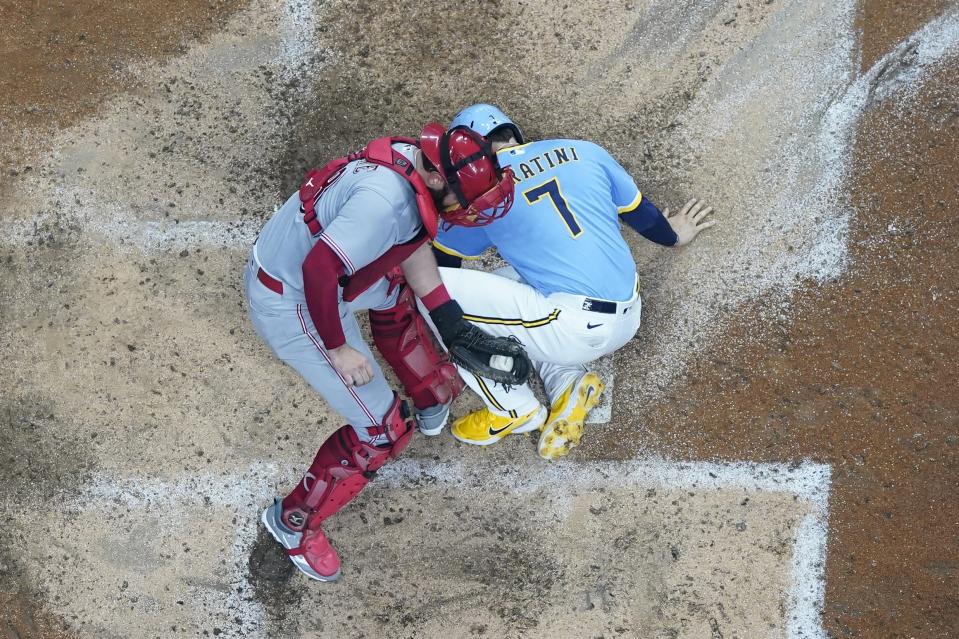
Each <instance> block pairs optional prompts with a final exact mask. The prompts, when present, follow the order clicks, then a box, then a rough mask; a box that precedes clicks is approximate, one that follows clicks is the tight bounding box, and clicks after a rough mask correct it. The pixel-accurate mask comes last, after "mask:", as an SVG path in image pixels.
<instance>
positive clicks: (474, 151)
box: [420, 122, 514, 226]
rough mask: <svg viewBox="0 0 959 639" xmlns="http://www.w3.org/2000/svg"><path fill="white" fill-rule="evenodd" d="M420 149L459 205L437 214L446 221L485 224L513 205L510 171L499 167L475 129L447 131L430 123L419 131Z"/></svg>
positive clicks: (511, 173)
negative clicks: (437, 171) (444, 181)
mask: <svg viewBox="0 0 959 639" xmlns="http://www.w3.org/2000/svg"><path fill="white" fill-rule="evenodd" d="M420 149H421V150H422V151H423V154H424V155H425V156H426V158H427V159H428V160H429V161H430V162H431V163H432V164H433V166H435V167H436V168H437V169H438V170H439V172H440V174H441V175H442V176H443V179H444V180H446V184H447V185H448V186H449V189H450V191H451V192H452V193H453V195H454V196H456V202H457V204H458V205H459V207H458V208H453V210H447V211H444V212H443V213H442V214H441V215H442V217H443V220H444V221H446V222H447V223H449V224H455V225H458V226H486V225H487V224H490V223H491V222H493V220H496V219H499V218H501V217H503V216H504V215H506V213H507V212H508V211H509V209H510V207H511V206H513V186H514V184H513V170H512V169H510V168H509V167H507V168H505V169H503V168H501V167H500V165H499V162H498V161H497V159H496V154H495V153H494V152H493V148H492V147H491V146H490V143H489V141H488V140H487V139H486V138H484V137H483V136H481V135H479V134H478V133H476V132H475V131H472V130H470V129H469V128H467V127H454V128H452V129H450V130H449V131H447V130H446V129H444V128H443V125H441V124H436V123H435V122H433V123H430V124H427V125H426V126H425V127H423V131H422V132H421V133H420Z"/></svg>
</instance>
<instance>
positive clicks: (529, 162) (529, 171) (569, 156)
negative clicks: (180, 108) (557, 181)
mask: <svg viewBox="0 0 959 639" xmlns="http://www.w3.org/2000/svg"><path fill="white" fill-rule="evenodd" d="M525 146H526V145H523V146H519V147H516V148H514V149H510V150H508V151H507V152H506V153H505V155H514V156H519V155H522V154H523V148H524V147H525ZM578 161H579V154H578V153H576V147H575V146H558V147H555V148H552V149H550V150H548V151H543V152H542V153H540V154H539V155H536V156H534V157H531V158H529V159H526V160H524V161H522V162H520V163H519V164H517V165H515V168H518V169H519V172H518V173H517V175H516V178H515V181H516V183H517V184H519V183H520V182H522V181H523V180H525V179H527V178H531V177H535V176H537V175H539V174H540V173H542V172H544V171H546V170H548V169H555V168H556V167H557V166H560V165H561V164H566V163H567V162H578Z"/></svg>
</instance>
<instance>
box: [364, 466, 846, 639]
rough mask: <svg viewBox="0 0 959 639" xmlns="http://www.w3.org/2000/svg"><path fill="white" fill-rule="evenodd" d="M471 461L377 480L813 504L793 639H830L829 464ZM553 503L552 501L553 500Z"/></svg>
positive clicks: (799, 571)
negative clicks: (533, 465)
mask: <svg viewBox="0 0 959 639" xmlns="http://www.w3.org/2000/svg"><path fill="white" fill-rule="evenodd" d="M480 466H482V464H479V465H478V464H476V463H475V461H474V460H471V461H470V462H469V463H468V465H467V464H465V463H463V462H446V463H441V464H432V463H431V464H429V465H424V464H423V463H422V462H420V461H419V460H415V459H400V460H397V461H396V462H393V463H392V464H390V465H388V466H386V467H384V468H383V469H382V470H381V471H380V474H379V476H378V481H382V482H383V483H385V484H388V485H391V486H396V487H400V486H404V485H408V484H410V483H414V482H415V483H420V482H422V481H423V479H424V478H426V479H427V480H433V481H435V482H436V483H437V484H441V485H450V484H452V485H456V486H463V487H464V488H469V487H471V486H476V487H480V486H485V487H486V488H488V487H489V485H490V484H491V483H493V484H495V485H497V486H498V487H500V488H501V489H502V490H503V491H504V492H509V491H512V492H515V493H529V492H535V491H539V490H546V491H549V490H555V487H556V486H570V487H576V488H587V489H588V488H600V487H604V486H613V485H616V486H624V485H626V486H637V487H640V486H641V487H643V488H654V487H660V488H663V489H670V488H671V489H698V490H707V489H712V490H720V489H730V488H733V489H737V488H738V489H741V490H743V491H745V492H747V493H770V492H771V493H785V494H790V495H793V496H795V497H796V498H798V499H802V500H803V501H805V502H806V503H808V504H809V507H810V508H809V512H808V513H807V514H806V516H805V517H803V518H802V520H801V521H800V523H799V525H798V526H797V529H796V536H795V541H794V544H793V555H792V558H791V562H790V563H791V568H792V574H791V575H790V580H789V582H788V583H789V588H788V590H787V593H786V619H785V621H786V636H787V637H788V639H826V636H827V635H826V632H825V629H824V627H823V625H822V615H823V609H824V606H825V597H826V544H827V539H828V533H829V493H830V489H831V485H832V467H831V466H830V465H828V464H820V463H816V462H812V461H803V462H799V463H755V462H705V461H703V462H686V461H677V460H672V459H668V458H649V459H643V460H634V461H627V462H587V463H576V462H572V461H569V460H564V461H561V462H558V463H552V464H549V465H546V466H543V467H541V468H537V469H536V471H535V472H532V471H530V469H529V468H527V467H517V466H509V465H504V464H496V465H495V472H492V470H493V469H489V471H488V472H484V469H483V468H481V467H480ZM554 504H555V502H554Z"/></svg>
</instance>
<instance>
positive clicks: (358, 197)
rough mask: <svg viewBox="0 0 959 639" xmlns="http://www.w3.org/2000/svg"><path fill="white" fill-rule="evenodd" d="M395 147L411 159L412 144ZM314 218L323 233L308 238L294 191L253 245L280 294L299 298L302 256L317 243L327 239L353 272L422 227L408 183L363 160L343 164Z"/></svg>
mask: <svg viewBox="0 0 959 639" xmlns="http://www.w3.org/2000/svg"><path fill="white" fill-rule="evenodd" d="M393 148H394V149H396V150H397V151H399V152H400V153H402V154H403V155H404V156H405V157H406V158H407V159H409V160H410V161H412V160H413V154H414V152H415V150H416V149H415V147H413V146H412V145H409V144H394V145H393ZM316 217H317V220H318V221H319V223H320V226H321V227H322V228H323V232H322V233H320V235H319V236H317V237H312V236H311V235H310V231H309V229H308V228H307V226H306V224H305V223H304V222H303V214H302V213H300V198H299V194H298V193H294V194H293V195H292V197H290V199H289V200H287V201H286V203H285V204H284V205H283V206H282V207H281V208H280V210H278V211H277V212H276V213H275V214H274V215H273V217H272V218H271V219H270V221H269V222H267V223H266V226H264V227H263V230H262V231H261V232H260V236H259V238H258V239H257V241H256V246H255V247H254V248H253V251H254V255H255V257H256V260H257V262H258V263H259V266H260V267H261V268H262V269H263V270H264V271H266V272H267V273H268V274H269V275H271V276H272V277H274V278H276V279H278V280H280V281H282V282H283V292H284V295H288V294H293V295H298V296H300V297H302V296H303V270H302V267H303V260H304V259H306V256H307V254H308V253H309V252H310V250H311V249H312V248H313V246H314V245H315V244H316V243H317V242H319V241H322V242H325V243H326V244H327V246H329V247H330V249H332V250H333V252H334V253H335V254H336V256H337V257H339V258H340V261H341V262H343V265H344V267H345V268H346V272H347V274H350V275H352V274H353V273H354V272H356V271H357V270H358V269H360V268H362V267H364V266H366V265H367V264H369V263H370V262H372V261H373V260H375V259H376V258H378V257H379V256H381V255H383V254H384V253H385V252H386V251H387V250H389V249H390V247H392V246H394V245H396V244H401V243H403V242H406V241H409V240H411V239H413V236H415V235H416V233H417V232H419V230H420V227H421V226H422V222H421V221H420V214H419V211H418V210H417V207H416V194H415V193H414V191H413V188H412V186H410V184H409V182H407V181H406V180H404V179H403V178H402V177H400V176H399V175H397V174H396V173H395V172H394V171H391V170H390V169H388V168H387V167H384V166H379V165H376V164H372V163H370V162H366V161H365V160H357V161H355V162H350V163H349V164H347V165H346V168H345V170H344V171H343V174H342V175H341V176H340V177H339V178H338V179H337V180H336V181H335V182H334V183H333V184H331V185H330V186H329V187H328V188H327V189H326V190H325V191H324V192H323V194H322V195H321V196H320V199H319V200H318V201H317V203H316Z"/></svg>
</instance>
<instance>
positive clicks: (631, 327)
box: [440, 268, 642, 417]
mask: <svg viewBox="0 0 959 639" xmlns="http://www.w3.org/2000/svg"><path fill="white" fill-rule="evenodd" d="M509 271H512V269H510V270H509ZM509 271H507V273H509ZM512 273H513V274H515V271H512ZM440 275H441V277H442V278H443V283H444V284H445V285H446V289H447V290H448V291H449V294H450V297H452V298H453V299H455V300H456V301H457V302H459V304H460V306H462V307H463V313H464V317H465V318H466V319H467V320H469V321H470V322H473V323H474V324H476V325H477V326H479V327H480V328H482V329H483V330H485V331H487V332H488V333H490V334H492V335H502V336H508V335H514V336H516V338H517V339H519V340H520V341H521V342H522V343H523V345H524V346H525V347H526V352H527V353H528V354H529V357H530V360H532V362H533V364H534V366H535V367H536V369H537V372H539V374H540V377H542V379H543V383H544V386H545V387H546V393H547V396H548V397H549V401H550V403H552V402H554V401H555V400H556V399H557V398H558V397H559V396H560V395H561V394H562V392H563V391H564V390H565V389H566V388H567V387H568V386H569V385H570V384H572V383H573V382H575V381H576V380H577V379H578V378H579V377H580V376H581V375H582V374H583V373H584V372H585V370H586V369H585V367H584V364H588V363H589V362H592V361H593V360H596V359H599V358H600V357H602V356H603V355H607V354H609V353H612V352H613V351H616V350H618V349H619V348H621V347H622V346H623V345H625V344H626V343H627V342H629V340H631V339H632V338H633V336H634V335H636V331H638V330H639V323H640V316H641V311H642V300H641V298H640V296H639V284H638V279H637V285H636V287H635V288H634V293H633V296H632V297H631V298H630V299H628V300H622V301H615V300H598V299H594V298H589V297H586V296H584V295H571V294H569V293H553V294H551V295H548V296H547V295H543V294H542V293H540V292H539V291H537V290H536V289H534V288H533V287H532V286H530V285H528V284H526V283H524V282H521V281H517V279H518V276H515V279H514V277H505V276H504V275H502V274H497V273H486V272H483V271H476V270H472V269H463V268H441V269H440ZM459 371H460V376H461V377H462V378H463V380H464V381H465V382H466V383H467V384H468V385H469V387H470V388H472V389H473V391H474V392H476V393H477V394H478V395H479V396H480V397H482V398H483V401H484V402H485V403H486V405H487V407H488V408H489V409H490V411H492V412H493V413H494V414H497V415H503V416H506V415H510V416H514V417H515V416H517V415H524V414H526V413H529V412H531V411H532V410H534V409H535V408H537V407H538V405H539V400H537V399H536V396H535V394H534V393H533V391H532V390H531V389H530V387H529V385H528V384H524V385H522V386H512V387H510V388H509V389H508V390H507V389H506V388H504V387H503V386H502V385H500V384H494V383H493V382H491V381H489V380H484V379H482V378H479V377H477V376H476V375H474V374H472V373H470V372H469V371H467V370H465V369H463V368H460V369H459Z"/></svg>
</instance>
